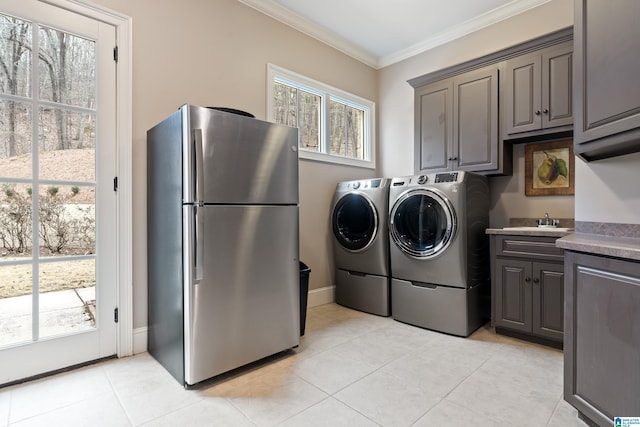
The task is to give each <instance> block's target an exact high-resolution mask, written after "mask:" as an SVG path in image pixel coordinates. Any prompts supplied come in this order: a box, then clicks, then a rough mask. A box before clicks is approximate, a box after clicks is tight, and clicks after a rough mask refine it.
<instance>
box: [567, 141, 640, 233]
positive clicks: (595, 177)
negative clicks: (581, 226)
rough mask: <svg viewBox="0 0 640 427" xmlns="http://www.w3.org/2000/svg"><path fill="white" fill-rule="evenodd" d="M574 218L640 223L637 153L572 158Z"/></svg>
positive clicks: (639, 177)
mask: <svg viewBox="0 0 640 427" xmlns="http://www.w3.org/2000/svg"><path fill="white" fill-rule="evenodd" d="M576 221H593V222H611V223H620V224H640V153H636V154H630V155H627V156H622V157H616V158H613V159H607V160H599V161H596V162H589V163H586V162H583V161H582V160H578V159H576Z"/></svg>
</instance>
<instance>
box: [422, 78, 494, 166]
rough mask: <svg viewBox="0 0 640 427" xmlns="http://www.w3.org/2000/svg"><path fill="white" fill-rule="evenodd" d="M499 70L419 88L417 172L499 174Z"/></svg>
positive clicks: (450, 79)
mask: <svg viewBox="0 0 640 427" xmlns="http://www.w3.org/2000/svg"><path fill="white" fill-rule="evenodd" d="M498 86H499V85H498V66H489V67H484V68H481V69H478V70H474V71H470V72H467V73H463V74H460V75H458V76H455V77H453V78H449V79H445V80H443V81H439V82H436V83H432V84H429V85H425V86H423V87H420V88H417V89H416V92H415V138H416V144H415V149H416V152H415V161H416V165H415V168H416V170H417V171H419V172H441V171H448V170H464V171H470V172H497V171H498V170H499V168H500V166H501V162H500V161H499V154H500V153H501V152H502V149H501V147H499V144H500V143H501V141H500V138H499V135H498V89H499V88H498Z"/></svg>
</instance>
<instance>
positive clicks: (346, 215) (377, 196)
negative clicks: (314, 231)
mask: <svg viewBox="0 0 640 427" xmlns="http://www.w3.org/2000/svg"><path fill="white" fill-rule="evenodd" d="M388 206H389V179H387V178H375V179H367V180H359V181H346V182H340V183H338V185H337V186H336V192H335V196H334V198H333V203H332V207H331V228H332V230H333V249H334V251H333V252H334V261H335V277H334V279H335V286H336V302H337V303H338V304H340V305H344V306H346V307H350V308H354V309H356V310H360V311H365V312H368V313H372V314H377V315H379V316H389V315H390V314H391V311H390V310H391V305H390V300H389V298H390V291H389V233H388V228H387V227H388V225H387V224H388V221H387V215H388Z"/></svg>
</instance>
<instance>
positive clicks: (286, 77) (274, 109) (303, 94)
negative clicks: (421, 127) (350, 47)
mask: <svg viewBox="0 0 640 427" xmlns="http://www.w3.org/2000/svg"><path fill="white" fill-rule="evenodd" d="M267 99H268V103H267V114H268V117H269V118H268V119H269V120H271V121H273V122H275V123H281V124H285V125H288V126H295V127H297V128H298V146H299V147H300V158H303V159H311V160H320V161H325V162H331V163H341V164H347V165H352V166H361V167H368V168H375V145H374V129H375V123H374V117H375V104H374V103H373V102H371V101H369V100H366V99H363V98H360V97H358V96H355V95H352V94H350V93H347V92H344V91H342V90H340V89H336V88H333V87H331V86H328V85H325V84H323V83H320V82H317V81H315V80H312V79H309V78H306V77H303V76H301V75H299V74H296V73H293V72H291V71H287V70H285V69H282V68H280V67H276V66H275V65H271V64H269V67H268V87H267Z"/></svg>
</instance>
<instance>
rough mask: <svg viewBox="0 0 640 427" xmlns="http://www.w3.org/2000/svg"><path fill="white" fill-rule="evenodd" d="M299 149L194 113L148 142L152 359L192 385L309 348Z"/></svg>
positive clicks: (269, 133) (288, 134) (248, 124)
mask: <svg viewBox="0 0 640 427" xmlns="http://www.w3.org/2000/svg"><path fill="white" fill-rule="evenodd" d="M297 146H298V142H297V129H295V128H291V127H288V126H282V125H276V124H272V123H268V122H264V121H261V120H258V119H255V118H251V117H245V116H242V115H238V114H232V113H229V112H225V111H219V110H215V109H210V108H202V107H196V106H192V105H184V106H182V107H181V108H180V109H179V110H178V111H177V112H175V113H174V114H172V115H171V116H169V117H168V118H167V119H165V120H164V121H162V122H161V123H159V124H158V125H156V126H154V127H153V128H151V129H150V130H149V131H148V132H147V212H148V213H147V231H148V283H149V285H148V350H149V352H150V353H151V355H153V357H154V358H156V359H157V360H158V361H159V362H160V363H161V364H162V365H163V366H164V367H165V368H166V369H167V370H168V371H169V372H170V373H171V374H172V375H173V376H174V377H175V378H176V379H177V380H178V381H179V382H180V383H182V384H184V385H185V386H188V385H193V384H196V383H198V382H201V381H203V380H206V379H208V378H211V377H214V376H216V375H219V374H221V373H224V372H227V371H230V370H232V369H234V368H237V367H240V366H243V365H246V364H248V363H251V362H254V361H257V360H259V359H262V358H264V357H267V356H270V355H273V354H275V353H278V352H281V351H283V350H287V349H291V348H293V347H295V346H297V345H298V344H299V340H300V336H299V333H300V312H299V307H300V300H299V292H300V288H299V278H300V277H299V261H298V235H299V231H298V152H297Z"/></svg>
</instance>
